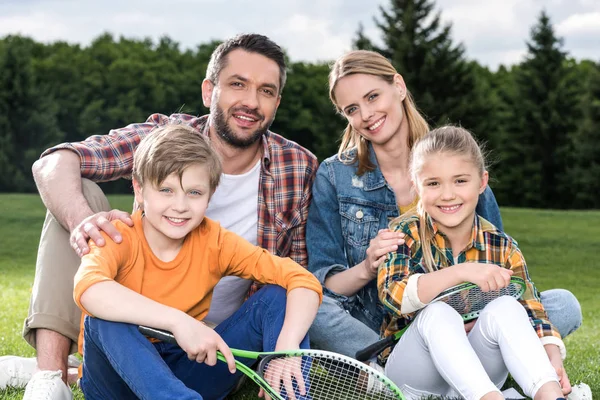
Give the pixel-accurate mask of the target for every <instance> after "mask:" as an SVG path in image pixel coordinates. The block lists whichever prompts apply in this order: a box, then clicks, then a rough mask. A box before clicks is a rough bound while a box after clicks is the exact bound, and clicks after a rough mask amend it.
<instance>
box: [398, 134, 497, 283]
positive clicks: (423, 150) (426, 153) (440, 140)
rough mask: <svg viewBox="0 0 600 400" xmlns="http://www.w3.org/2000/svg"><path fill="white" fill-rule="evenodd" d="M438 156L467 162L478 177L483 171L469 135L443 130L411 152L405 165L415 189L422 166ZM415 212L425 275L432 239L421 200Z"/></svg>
mask: <svg viewBox="0 0 600 400" xmlns="http://www.w3.org/2000/svg"><path fill="white" fill-rule="evenodd" d="M441 153H444V154H448V153H450V154H453V155H459V156H464V157H466V158H468V159H469V160H470V161H471V162H472V163H473V165H474V166H475V167H476V168H477V171H478V172H479V175H480V177H481V176H483V174H484V173H485V171H486V166H485V160H484V155H483V151H482V150H481V148H480V146H479V145H478V144H477V142H476V141H475V139H474V138H473V135H472V134H471V133H470V132H469V131H468V130H466V129H464V128H461V127H457V126H443V127H440V128H437V129H434V130H432V131H431V132H429V133H428V134H427V135H425V136H424V137H423V138H422V139H421V140H420V141H418V142H417V143H416V144H415V146H414V147H413V149H412V152H411V156H410V164H409V165H410V174H411V177H412V179H413V182H415V185H417V186H418V185H419V181H418V179H417V175H418V174H419V172H420V171H421V170H422V169H423V165H424V164H425V162H426V161H427V159H428V158H430V157H431V156H433V155H436V154H441ZM417 212H418V214H419V222H420V223H419V236H420V237H421V248H422V251H423V260H424V262H425V267H426V268H427V269H428V270H429V272H432V271H433V270H434V260H433V254H432V252H431V245H432V244H433V241H434V237H433V232H432V230H431V227H430V226H429V223H428V215H427V212H426V211H425V209H424V207H423V204H422V201H421V200H419V205H418V207H417Z"/></svg>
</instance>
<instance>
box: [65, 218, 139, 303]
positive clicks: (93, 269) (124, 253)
mask: <svg viewBox="0 0 600 400" xmlns="http://www.w3.org/2000/svg"><path fill="white" fill-rule="evenodd" d="M120 231H121V236H122V238H123V240H122V241H121V243H115V242H114V241H113V240H112V239H110V238H109V237H108V235H106V234H105V233H104V232H102V236H103V237H104V242H105V245H104V246H102V247H99V246H97V245H96V244H95V243H94V242H93V241H90V243H89V245H90V252H89V253H88V254H86V255H84V256H83V257H81V264H80V266H79V269H78V270H77V273H76V274H75V279H74V289H73V299H74V300H75V303H76V304H77V306H78V307H79V308H80V309H81V310H82V311H83V312H84V313H86V314H88V315H91V314H90V313H89V312H88V311H87V310H86V309H85V307H83V305H82V304H81V296H82V295H83V293H85V291H86V290H87V289H89V288H90V287H91V286H92V285H94V284H96V283H99V282H104V281H114V280H115V278H116V276H117V273H118V272H119V270H120V269H121V268H122V267H123V266H125V265H126V264H127V258H128V254H130V253H131V239H130V237H129V235H127V234H124V232H123V230H122V229H120Z"/></svg>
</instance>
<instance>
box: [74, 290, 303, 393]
mask: <svg viewBox="0 0 600 400" xmlns="http://www.w3.org/2000/svg"><path fill="white" fill-rule="evenodd" d="M285 305H286V291H285V290H284V289H283V288H281V287H279V286H265V287H263V288H262V289H260V290H259V291H258V292H256V293H255V294H254V295H253V296H251V297H250V298H249V299H248V300H247V301H246V302H244V304H243V305H242V307H240V309H239V310H238V311H236V312H235V313H234V314H233V315H232V316H231V317H229V318H227V319H226V320H225V321H223V322H222V323H221V324H219V325H218V326H217V327H216V328H215V331H216V332H217V333H218V334H219V335H221V337H222V338H223V340H225V342H226V343H227V344H228V345H229V346H230V347H232V348H236V349H244V350H250V351H273V350H274V349H275V345H276V343H277V338H278V337H279V333H280V332H281V327H282V326H283V320H284V318H285ZM300 347H301V348H309V344H308V336H307V337H305V338H304V340H303V341H302V343H301V345H300ZM83 348H84V353H83V377H82V379H81V388H82V390H83V393H84V395H85V398H86V399H88V400H93V399H106V398H109V399H130V398H132V399H135V398H140V399H223V398H225V396H226V395H227V394H228V393H229V392H230V391H231V390H232V389H233V387H234V386H235V383H236V382H237V380H238V379H239V378H240V376H241V372H236V373H235V374H234V375H232V374H231V373H230V372H229V370H228V369H227V364H225V363H223V362H221V361H218V362H217V364H216V365H215V366H214V367H210V366H208V365H206V364H200V363H197V362H196V361H190V360H189V359H188V358H187V355H186V353H185V352H184V351H183V350H182V349H181V348H180V347H179V346H177V345H175V344H171V343H164V342H158V343H151V342H150V341H149V340H148V339H146V338H145V337H144V335H142V334H141V333H139V331H138V330H137V326H135V325H131V324H126V323H120V322H111V321H106V320H102V319H97V318H90V317H86V319H85V331H84V346H83ZM239 361H241V362H243V363H244V364H246V365H248V366H251V365H252V364H253V363H254V362H255V360H251V359H244V358H240V359H239ZM257 390H258V389H257Z"/></svg>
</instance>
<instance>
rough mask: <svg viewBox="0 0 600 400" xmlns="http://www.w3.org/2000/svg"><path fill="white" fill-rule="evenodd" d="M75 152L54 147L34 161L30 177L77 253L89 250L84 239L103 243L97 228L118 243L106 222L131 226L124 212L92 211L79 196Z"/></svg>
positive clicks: (80, 193) (110, 226)
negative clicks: (68, 234) (66, 232)
mask: <svg viewBox="0 0 600 400" xmlns="http://www.w3.org/2000/svg"><path fill="white" fill-rule="evenodd" d="M80 170H81V168H80V159H79V155H77V154H76V153H74V152H73V151H70V150H58V151H56V152H54V153H51V154H48V155H47V156H45V157H42V158H41V159H39V160H37V161H36V162H35V163H34V164H33V167H32V171H33V177H34V179H35V183H36V185H37V187H38V190H39V192H40V196H41V198H42V201H43V202H44V205H45V206H46V208H47V209H48V211H50V213H51V214H52V215H53V216H54V218H56V220H57V221H58V222H59V223H60V224H61V225H62V226H63V228H65V229H66V230H67V231H68V232H70V233H71V237H70V243H71V247H73V250H75V251H76V252H77V254H78V255H79V256H82V255H84V254H87V253H88V252H89V247H88V244H87V242H88V240H89V239H92V240H94V241H95V242H96V244H98V246H103V245H104V238H103V237H102V235H101V234H100V232H101V231H104V232H106V233H107V234H108V235H109V236H110V237H111V238H112V240H114V241H115V242H117V243H120V242H121V240H122V238H121V235H120V234H119V231H118V230H117V229H116V228H115V227H114V226H113V225H112V224H111V223H110V221H114V220H115V219H120V220H121V221H123V222H125V223H126V224H128V225H129V226H132V225H133V221H132V220H131V218H130V216H129V214H128V213H126V212H123V211H119V210H112V211H110V212H100V213H97V214H96V213H94V211H93V210H92V209H91V208H90V206H89V204H88V202H87V200H86V199H85V197H84V195H83V190H82V185H81V172H80Z"/></svg>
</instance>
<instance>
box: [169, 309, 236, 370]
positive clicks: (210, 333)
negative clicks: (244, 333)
mask: <svg viewBox="0 0 600 400" xmlns="http://www.w3.org/2000/svg"><path fill="white" fill-rule="evenodd" d="M172 332H173V336H175V339H176V340H177V344H179V347H181V348H182V349H183V351H185V352H186V354H187V356H188V358H189V359H190V360H196V361H197V362H199V363H205V364H206V365H210V366H214V365H215V364H216V363H217V350H219V351H220V352H221V353H222V354H223V356H225V359H226V360H227V365H228V366H229V372H231V373H232V374H233V373H235V360H234V358H233V354H231V350H230V349H229V346H227V343H225V341H224V340H223V339H222V338H221V336H219V334H218V333H217V332H215V331H214V330H213V329H211V328H209V327H207V326H206V325H204V324H203V323H202V322H200V321H198V320H196V319H194V318H192V317H190V316H189V315H187V314H186V315H185V316H184V317H183V318H182V321H179V322H178V323H176V324H175V326H174V327H173V329H172Z"/></svg>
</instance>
